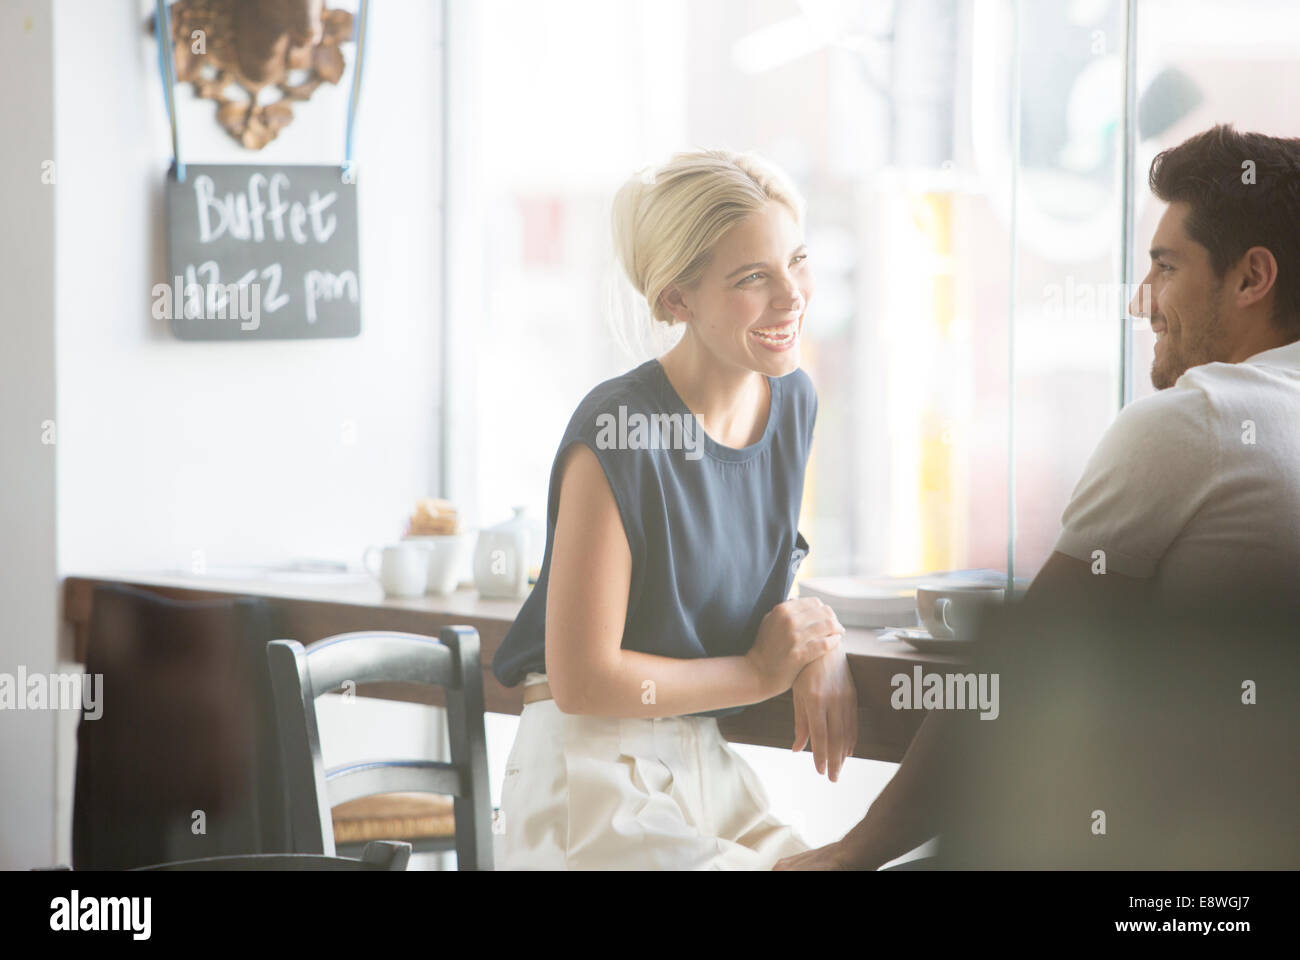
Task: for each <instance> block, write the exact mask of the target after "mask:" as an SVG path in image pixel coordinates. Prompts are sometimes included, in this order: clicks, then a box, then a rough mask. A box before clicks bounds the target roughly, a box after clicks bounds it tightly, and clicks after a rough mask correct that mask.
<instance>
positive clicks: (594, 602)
mask: <svg viewBox="0 0 1300 960" xmlns="http://www.w3.org/2000/svg"><path fill="white" fill-rule="evenodd" d="M802 221H803V217H802V202H801V200H800V199H799V197H798V195H797V194H796V193H795V191H794V190H793V188H792V187H791V186H790V185H789V184H788V183H787V181H786V179H785V178H784V177H783V176H782V175H781V174H780V173H779V172H778V171H777V170H775V169H774V168H773V167H771V166H770V165H768V164H767V163H765V162H764V161H762V160H761V159H759V158H758V157H756V156H754V155H752V154H735V153H731V152H728V151H722V150H706V151H697V152H692V153H683V154H679V155H677V156H676V157H674V158H673V160H672V161H671V162H669V163H668V164H667V165H666V166H664V167H662V168H661V169H659V170H657V171H656V172H655V174H654V177H653V180H650V179H649V178H643V177H640V176H637V177H633V178H632V179H630V180H629V181H628V182H627V183H626V184H625V185H624V186H623V188H622V189H621V190H620V191H619V192H618V194H617V196H616V197H615V200H614V210H613V228H614V241H615V248H616V253H617V256H618V259H619V261H620V263H621V266H622V268H623V270H624V272H625V273H626V275H627V277H628V279H629V280H630V281H631V283H632V285H633V286H634V287H635V288H636V290H637V291H638V292H639V294H640V295H642V296H644V297H645V299H646V301H647V303H648V304H649V307H650V313H651V316H652V318H653V321H654V322H656V323H665V324H681V325H683V326H684V328H685V329H684V332H683V335H682V337H681V339H680V341H679V342H678V343H677V345H676V346H674V347H673V348H672V349H671V350H670V351H668V352H667V353H666V354H665V355H664V356H662V357H660V358H658V359H655V360H650V361H648V362H646V363H644V364H641V365H640V366H638V367H636V368H634V369H633V370H630V371H629V372H627V373H625V374H623V375H622V376H619V377H615V378H614V379H612V380H608V381H606V382H605V383H602V384H600V385H599V386H597V387H596V388H595V389H594V390H592V391H591V392H590V393H589V394H588V395H587V397H586V398H585V399H584V400H583V401H582V403H581V404H579V406H578V409H577V411H576V412H575V413H574V415H573V417H572V419H571V420H570V422H569V426H568V428H567V430H566V431H565V434H564V438H563V439H562V441H561V442H560V447H559V449H558V451H557V452H556V456H555V463H554V466H553V467H552V470H551V480H550V494H549V500H548V509H547V514H548V516H547V544H546V553H545V558H544V561H543V566H542V571H541V576H540V577H539V579H538V581H537V585H536V587H535V588H534V589H533V591H532V593H531V595H530V596H529V597H528V600H527V601H526V602H525V603H524V606H523V608H522V610H521V611H520V614H519V617H518V619H517V620H516V621H515V623H514V625H513V626H512V627H511V629H510V632H509V634H508V635H507V637H506V639H505V641H504V642H503V644H502V646H501V648H500V650H499V651H498V653H497V655H496V658H495V660H494V663H493V670H494V672H495V673H496V676H497V678H498V679H499V680H500V681H501V682H502V683H503V684H505V685H506V686H514V685H516V684H519V683H521V682H522V683H524V684H525V688H524V709H523V713H522V715H521V716H520V719H519V730H518V734H517V736H516V738H515V742H514V746H513V748H512V749H511V752H510V757H509V760H508V761H507V765H506V777H505V783H504V786H503V789H502V795H501V814H502V823H500V824H499V826H498V832H499V841H498V848H497V860H498V866H500V867H502V868H506V869H511V868H524V869H527V868H542V869H545V868H551V869H563V868H568V869H581V868H597V869H600V868H604V869H610V868H632V869H647V868H652V869H654V868H658V869H701V868H704V869H709V868H713V869H734V868H740V869H767V868H770V867H771V866H772V865H773V864H775V862H776V861H777V860H779V859H781V858H782V857H787V856H791V855H793V854H797V853H801V852H803V851H805V850H807V849H808V847H807V844H806V843H804V841H803V840H802V839H801V838H800V837H799V836H798V835H797V834H796V833H795V832H794V831H793V830H792V829H791V828H790V827H788V826H785V825H783V824H781V823H780V822H778V821H777V820H776V819H775V818H774V817H773V816H772V815H771V813H770V812H769V810H768V801H767V798H766V796H765V794H764V791H763V788H762V786H761V784H760V783H759V782H758V779H757V777H756V776H755V775H754V773H753V771H752V770H751V769H750V768H749V767H748V765H747V764H746V763H745V762H744V760H742V759H741V758H740V756H739V755H737V754H736V753H735V752H734V751H733V750H732V749H731V748H730V747H729V746H728V745H727V743H726V741H725V740H724V739H723V737H722V734H721V733H720V731H719V730H718V722H717V717H718V716H722V715H726V714H729V713H734V712H737V711H738V710H739V709H741V708H743V707H744V706H745V705H747V704H752V703H757V702H759V701H762V700H766V699H768V698H770V697H773V696H776V695H777V694H780V693H782V692H783V691H785V690H788V689H790V688H791V686H792V685H793V687H794V697H795V713H796V725H795V726H796V729H795V735H794V744H793V746H794V748H795V749H799V750H801V749H803V747H804V746H805V745H806V744H807V743H808V741H809V740H810V739H811V741H812V745H813V748H814V755H815V761H816V765H817V769H818V771H819V772H822V771H824V770H826V769H827V768H828V767H829V773H830V776H831V779H836V778H837V777H838V773H839V768H840V766H841V764H842V763H843V761H844V759H845V758H846V757H847V756H848V755H849V754H850V753H851V752H852V749H853V746H854V743H855V740H856V735H857V700H856V694H855V693H854V688H853V684H852V679H851V677H850V676H849V673H848V669H847V665H846V661H845V658H844V654H843V651H841V650H840V648H839V642H840V638H841V637H842V635H843V628H842V627H841V626H840V624H839V622H838V621H837V620H836V619H835V616H834V614H833V613H832V612H831V610H830V608H828V607H825V606H823V605H822V604H821V603H820V602H819V601H816V600H811V599H795V600H787V599H786V598H787V596H788V594H789V591H790V587H791V583H792V580H793V576H794V571H795V568H796V567H797V566H798V564H799V561H800V560H801V559H802V557H803V556H804V555H805V554H806V552H807V543H806V542H805V541H804V540H803V538H802V536H801V535H800V534H799V532H798V520H799V504H800V499H801V496H802V492H803V478H804V467H805V464H806V463H807V459H808V451H809V447H810V444H811V442H812V433H813V423H814V421H815V419H816V415H817V397H816V394H815V393H814V392H813V388H812V384H811V382H810V381H809V379H808V377H807V375H806V374H805V373H803V371H801V370H799V340H800V336H801V334H802V332H803V325H804V318H805V311H806V309H807V306H808V301H809V299H810V298H811V297H812V293H813V278H812V271H811V268H810V267H809V264H808V253H807V249H806V247H805V244H804V238H803V228H802Z"/></svg>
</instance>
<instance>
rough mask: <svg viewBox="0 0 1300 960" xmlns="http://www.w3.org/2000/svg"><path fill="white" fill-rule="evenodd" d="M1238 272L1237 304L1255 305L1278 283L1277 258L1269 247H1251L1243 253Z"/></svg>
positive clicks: (1242, 305)
mask: <svg viewBox="0 0 1300 960" xmlns="http://www.w3.org/2000/svg"><path fill="white" fill-rule="evenodd" d="M1238 272H1239V276H1240V279H1239V280H1238V281H1237V291H1236V300H1237V306H1239V307H1250V306H1254V305H1255V304H1256V303H1259V301H1261V300H1263V299H1264V298H1265V297H1267V296H1268V295H1269V293H1270V292H1271V291H1272V290H1273V287H1274V285H1275V284H1276V283H1277V258H1276V257H1275V256H1273V251H1272V250H1270V249H1269V248H1268V247H1251V248H1250V249H1249V250H1247V251H1246V252H1245V253H1244V254H1243V255H1242V257H1241V262H1240V264H1239V265H1238Z"/></svg>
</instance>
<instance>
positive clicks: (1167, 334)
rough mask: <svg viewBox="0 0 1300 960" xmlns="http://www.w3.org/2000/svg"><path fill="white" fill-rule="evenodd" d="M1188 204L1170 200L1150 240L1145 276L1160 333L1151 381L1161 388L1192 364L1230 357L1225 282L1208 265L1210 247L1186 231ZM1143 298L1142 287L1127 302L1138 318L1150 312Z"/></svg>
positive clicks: (1152, 315) (1153, 322)
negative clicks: (1224, 300) (1198, 241)
mask: <svg viewBox="0 0 1300 960" xmlns="http://www.w3.org/2000/svg"><path fill="white" fill-rule="evenodd" d="M1189 209H1190V208H1189V207H1188V206H1187V204H1185V203H1172V204H1170V205H1169V209H1167V210H1166V211H1165V213H1164V216H1163V217H1161V218H1160V224H1159V226H1157V227H1156V233H1155V236H1154V237H1153V238H1152V240H1151V270H1150V272H1149V273H1147V275H1146V277H1145V278H1144V279H1143V281H1142V282H1143V284H1144V285H1145V284H1150V291H1151V292H1150V304H1149V306H1150V311H1149V313H1150V318H1151V329H1152V331H1153V332H1154V333H1155V335H1156V347H1155V360H1154V361H1153V362H1152V364H1151V383H1152V385H1153V386H1154V387H1155V388H1156V389H1157V390H1164V389H1165V388H1167V387H1172V386H1173V385H1174V383H1176V382H1177V380H1178V378H1179V377H1181V376H1182V375H1183V374H1184V373H1186V372H1187V371H1188V370H1189V369H1191V368H1192V367H1195V366H1199V365H1200V364H1203V363H1213V362H1214V361H1216V360H1222V361H1227V360H1229V359H1230V356H1229V354H1230V351H1229V346H1228V332H1227V327H1226V325H1225V324H1224V322H1223V316H1222V314H1223V307H1224V304H1223V293H1224V283H1223V280H1222V279H1221V278H1219V277H1217V276H1216V275H1215V273H1214V269H1213V267H1212V266H1211V265H1210V252H1209V251H1208V250H1206V249H1205V247H1203V246H1202V245H1201V244H1199V243H1197V242H1196V241H1195V240H1193V239H1191V238H1190V237H1189V236H1187V232H1186V230H1185V229H1184V222H1185V221H1186V219H1187V214H1188V212H1189ZM1141 299H1142V294H1141V292H1139V294H1138V296H1137V297H1135V298H1134V300H1133V302H1132V303H1130V304H1129V312H1130V313H1132V314H1133V316H1135V317H1145V316H1147V314H1148V311H1147V310H1146V309H1145V305H1143V304H1142V303H1141Z"/></svg>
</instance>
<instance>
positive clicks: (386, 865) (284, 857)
mask: <svg viewBox="0 0 1300 960" xmlns="http://www.w3.org/2000/svg"><path fill="white" fill-rule="evenodd" d="M410 860H411V845H410V844H409V843H393V842H391V841H384V840H379V841H376V842H374V843H367V844H366V846H365V849H364V850H363V851H362V853H361V857H360V858H359V859H355V860H354V859H350V858H347V857H325V856H318V855H316V854H310V853H259V854H253V855H250V856H243V857H203V858H202V859H199V860H177V861H175V862H174V863H154V864H150V865H149V866H147V867H136V868H135V869H136V870H339V871H356V870H383V871H393V870H398V871H401V870H405V869H406V865H407V864H408V863H409V862H410Z"/></svg>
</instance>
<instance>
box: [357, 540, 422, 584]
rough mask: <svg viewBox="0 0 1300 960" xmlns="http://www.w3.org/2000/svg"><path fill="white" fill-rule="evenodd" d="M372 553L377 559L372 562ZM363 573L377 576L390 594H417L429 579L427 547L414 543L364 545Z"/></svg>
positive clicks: (362, 557) (362, 556)
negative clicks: (365, 546) (381, 545)
mask: <svg viewBox="0 0 1300 960" xmlns="http://www.w3.org/2000/svg"><path fill="white" fill-rule="evenodd" d="M375 556H378V557H379V560H378V562H377V563H376V562H373V559H372V558H374V557H375ZM361 564H362V566H364V567H365V568H366V573H368V574H370V575H371V576H372V577H374V578H375V579H376V580H378V581H379V582H380V583H381V584H382V585H383V588H384V594H385V595H386V596H389V597H419V596H423V595H424V591H425V589H426V588H427V586H428V583H429V552H428V548H427V547H424V546H422V545H420V544H415V543H392V544H388V545H387V546H383V547H367V548H366V552H365V553H363V554H362V555H361Z"/></svg>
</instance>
